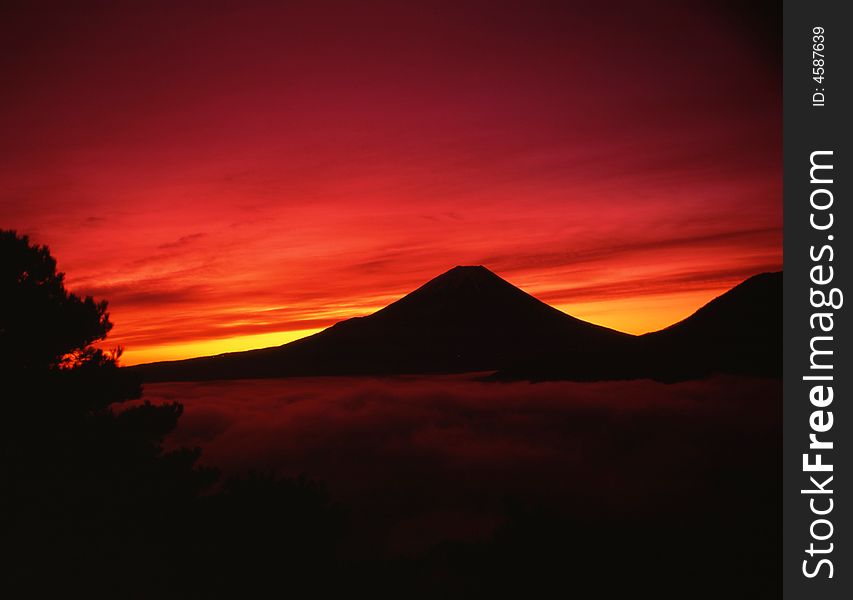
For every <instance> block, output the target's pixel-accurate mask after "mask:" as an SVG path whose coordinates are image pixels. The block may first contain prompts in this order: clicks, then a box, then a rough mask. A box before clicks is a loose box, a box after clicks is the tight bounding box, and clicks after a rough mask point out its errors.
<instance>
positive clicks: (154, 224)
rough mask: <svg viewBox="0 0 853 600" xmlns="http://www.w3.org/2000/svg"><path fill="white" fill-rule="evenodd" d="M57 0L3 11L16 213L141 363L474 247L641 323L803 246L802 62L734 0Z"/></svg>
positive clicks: (409, 278)
mask: <svg viewBox="0 0 853 600" xmlns="http://www.w3.org/2000/svg"><path fill="white" fill-rule="evenodd" d="M36 4H38V3H27V5H28V7H27V8H20V9H14V8H6V9H2V10H3V14H2V18H1V19H0V45H1V46H2V52H0V76H2V87H3V93H2V96H0V103H1V104H0V106H2V110H0V140H2V141H0V227H3V228H14V229H17V230H18V231H19V232H21V233H27V234H29V235H30V236H31V238H32V239H33V240H34V241H36V242H38V243H43V244H47V245H49V246H50V248H51V251H52V252H53V254H54V256H56V257H57V259H58V261H59V266H60V268H61V269H62V270H63V271H65V272H66V273H67V283H68V286H69V288H70V289H71V290H72V291H75V292H78V293H81V294H92V295H94V296H96V297H97V298H99V299H100V298H103V299H107V300H109V301H110V307H111V315H112V317H111V318H112V321H113V322H114V323H115V328H114V330H113V333H112V335H111V336H110V339H109V343H108V344H107V345H110V346H112V345H116V344H121V345H123V346H124V347H125V356H124V363H125V364H134V363H138V362H148V361H152V360H160V359H172V358H185V357H190V356H198V355H203V354H215V353H218V352H223V351H230V350H239V349H248V348H255V347H262V346H272V345H277V344H281V343H284V342H286V341H289V340H292V339H295V338H297V337H301V336H303V335H306V334H307V333H312V332H314V331H316V330H318V329H319V328H324V327H327V326H329V325H331V324H332V323H334V322H336V321H338V320H341V319H344V318H347V317H350V316H356V315H364V314H367V313H370V312H372V311H374V310H376V309H377V308H380V307H382V306H384V305H386V304H388V303H389V302H391V301H393V300H395V299H397V298H398V297H400V296H401V295H403V294H405V293H407V292H409V291H411V290H412V289H414V288H415V287H417V286H419V285H420V284H422V283H423V282H425V281H426V280H428V279H430V278H432V277H434V276H436V275H439V274H440V273H442V272H444V271H446V270H447V269H449V268H451V267H453V266H454V265H458V264H482V265H485V266H487V267H488V268H490V269H492V270H493V271H495V272H496V273H497V274H499V275H501V276H502V277H504V278H506V279H508V280H509V281H510V282H511V283H513V284H515V285H517V286H519V287H521V288H522V289H524V290H526V291H528V292H530V293H532V294H534V295H535V296H537V297H538V298H540V299H542V300H543V301H545V302H548V303H549V304H552V305H554V306H556V307H558V308H560V309H562V310H564V311H566V312H568V313H570V314H572V315H574V316H577V317H580V318H583V319H586V320H589V321H592V322H595V323H600V324H602V325H606V326H609V327H613V328H616V329H620V330H622V331H628V332H632V333H641V332H645V331H650V330H654V329H659V328H661V327H664V326H666V325H669V324H671V323H673V322H675V321H677V320H679V319H682V318H684V317H685V316H687V315H688V314H690V313H691V312H693V311H694V310H695V309H696V308H698V307H699V306H701V305H702V304H703V303H704V302H706V301H708V300H709V299H711V298H713V297H714V296H716V295H719V294H720V293H722V292H723V291H724V290H726V289H728V288H730V287H732V286H733V285H734V284H736V283H738V282H739V281H741V280H743V279H745V278H746V277H748V276H750V275H753V274H755V273H758V272H762V271H768V270H778V269H780V268H781V264H782V251H781V225H782V209H781V84H780V81H781V79H780V71H779V62H780V59H781V57H780V56H779V55H778V54H777V53H776V52H775V50H776V49H775V47H774V45H773V44H774V43H775V41H776V39H775V37H774V35H773V32H772V31H769V32H768V30H767V23H766V22H764V21H762V18H761V15H758V14H757V13H756V14H745V13H742V12H736V11H735V10H732V9H731V8H730V7H735V9H737V3H734V2H725V3H719V2H717V3H714V2H710V1H707V2H705V1H693V2H672V3H666V2H663V3H654V7H655V11H654V12H653V13H651V12H649V11H648V7H649V6H651V5H650V4H649V3H643V2H627V1H626V2H598V3H588V2H583V3H578V4H579V5H580V7H576V8H572V7H571V4H572V3H570V2H521V1H519V2H416V3H410V2H366V1H361V2H284V1H282V2H239V3H238V2H206V3H200V2H169V3H158V2H79V3H57V7H55V8H44V7H41V8H35V7H34V6H35V5H36ZM71 4H76V5H77V7H76V8H74V9H72V8H70V5H71ZM589 5H592V6H589ZM22 6H23V5H22ZM81 7H85V8H81ZM770 22H771V23H772V20H771V21H770Z"/></svg>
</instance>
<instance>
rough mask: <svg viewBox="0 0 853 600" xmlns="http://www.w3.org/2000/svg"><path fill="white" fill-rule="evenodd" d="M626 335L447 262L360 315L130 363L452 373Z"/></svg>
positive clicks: (194, 368)
mask: <svg viewBox="0 0 853 600" xmlns="http://www.w3.org/2000/svg"><path fill="white" fill-rule="evenodd" d="M631 338H632V336H629V335H627V334H624V333H620V332H617V331H614V330H612V329H607V328H605V327H600V326H598V325H593V324H591V323H587V322H585V321H581V320H579V319H575V318H574V317H570V316H569V315H567V314H565V313H563V312H560V311H559V310H557V309H555V308H553V307H551V306H548V305H547V304H545V303H543V302H541V301H539V300H537V299H536V298H534V297H533V296H531V295H529V294H527V293H525V292H523V291H521V290H520V289H518V288H517V287H515V286H513V285H512V284H510V283H508V282H506V281H505V280H503V279H501V278H500V277H498V276H497V275H495V274H494V273H492V272H491V271H489V270H488V269H486V268H485V267H482V266H477V267H455V268H453V269H451V270H449V271H447V272H446V273H444V274H442V275H440V276H439V277H436V278H435V279H433V280H431V281H429V282H427V283H426V284H425V285H423V286H421V287H420V288H418V289H417V290H415V291H414V292H412V293H411V294H408V295H407V296H405V297H404V298H402V299H400V300H398V301H396V302H394V303H393V304H390V305H389V306H386V307H385V308H383V309H382V310H379V311H377V312H376V313H374V314H372V315H370V316H367V317H359V318H354V319H349V320H346V321H342V322H340V323H337V324H335V325H333V326H332V327H330V328H328V329H326V330H324V331H322V332H320V333H318V334H316V335H312V336H310V337H307V338H304V339H301V340H297V341H295V342H291V343H289V344H286V345H284V346H281V347H278V348H267V349H263V350H252V351H249V352H239V353H231V354H224V355H220V356H213V357H206V358H199V359H191V360H184V361H175V362H166V363H154V364H150V365H143V366H139V367H135V368H136V369H138V370H139V371H141V372H142V373H143V374H144V377H145V379H146V380H147V381H170V380H172V381H175V380H198V379H239V378H249V377H279V376H288V375H356V374H372V375H382V374H394V373H461V372H468V371H487V370H496V369H499V368H500V367H502V366H505V365H511V364H515V363H518V362H519V361H522V360H525V359H527V358H528V357H530V356H533V355H539V354H547V355H552V356H565V355H568V354H572V355H574V354H578V355H592V354H596V355H597V354H600V353H607V352H611V351H612V349H613V348H615V347H617V346H621V345H624V344H626V343H627V342H628V341H629V340H630V339H631Z"/></svg>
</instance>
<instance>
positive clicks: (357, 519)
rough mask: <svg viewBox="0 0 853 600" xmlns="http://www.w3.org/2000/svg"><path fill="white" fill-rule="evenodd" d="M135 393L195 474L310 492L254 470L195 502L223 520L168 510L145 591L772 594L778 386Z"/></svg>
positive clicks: (326, 384) (343, 383) (383, 382)
mask: <svg viewBox="0 0 853 600" xmlns="http://www.w3.org/2000/svg"><path fill="white" fill-rule="evenodd" d="M145 398H147V399H149V400H151V401H152V402H155V403H157V402H162V401H172V400H179V401H181V402H182V403H184V405H185V407H186V409H185V413H184V415H183V417H182V419H181V420H180V422H179V425H178V428H177V429H176V431H175V432H174V434H173V435H172V437H171V438H170V440H169V443H170V444H172V445H175V446H200V447H201V448H202V449H203V454H202V460H201V462H202V463H203V464H211V465H217V466H218V467H220V468H222V469H223V470H224V471H225V472H226V473H230V474H244V473H247V472H248V471H249V470H254V471H255V472H257V473H261V474H264V475H279V476H285V477H292V478H296V477H298V476H299V475H300V474H307V475H308V476H309V477H310V478H312V479H313V480H316V481H321V482H323V483H324V490H325V492H324V490H321V489H315V487H314V485H313V484H312V483H310V482H308V481H305V480H301V481H300V480H299V479H295V480H292V481H290V482H288V485H291V486H293V488H292V489H278V488H279V487H280V484H278V487H277V485H276V484H274V483H272V481H271V479H270V478H268V477H265V476H264V477H259V476H257V475H256V476H254V477H253V478H250V479H248V480H246V479H243V480H241V481H243V485H244V486H245V487H246V489H243V490H237V491H236V492H235V493H232V494H230V495H229V494H225V495H219V496H215V497H213V498H211V501H210V504H211V505H213V504H215V503H217V502H218V503H223V502H225V503H227V502H231V503H233V504H234V506H232V507H229V512H228V514H229V515H230V516H229V518H228V519H225V520H222V519H221V518H219V520H217V513H216V511H217V507H215V506H205V503H204V502H202V503H201V509H200V510H194V511H193V512H192V514H186V515H183V516H181V517H180V518H177V519H175V523H174V525H173V527H174V529H172V530H170V531H169V532H168V536H169V537H171V538H172V539H171V540H163V544H162V546H161V547H158V548H156V552H157V554H158V556H157V557H156V558H155V560H161V561H164V562H171V561H174V562H173V564H174V565H176V568H175V572H174V573H172V574H170V579H169V581H163V582H162V585H163V588H162V589H160V590H159V592H158V596H160V597H163V596H166V597H169V596H171V595H176V596H180V595H182V594H186V595H193V594H196V593H197V594H198V595H199V596H200V597H209V596H210V595H217V594H223V595H228V594H232V593H233V594H246V593H248V594H249V595H266V594H263V593H262V591H264V590H269V592H270V593H271V594H272V595H273V596H275V597H277V596H279V595H281V596H285V595H287V592H288V589H295V588H300V589H301V590H303V591H305V590H304V588H306V587H307V591H308V592H310V593H313V594H320V595H323V594H331V593H333V592H336V591H344V592H346V591H348V590H349V591H356V590H369V591H370V592H371V593H372V594H373V595H374V596H377V595H378V596H388V597H400V598H402V597H405V598H412V597H416V598H417V597H423V598H438V597H442V598H445V597H470V598H478V597H496V596H498V597H504V596H515V597H525V598H530V597H533V598H537V597H545V595H546V590H552V592H551V594H553V595H554V596H555V597H571V596H575V595H576V596H579V597H591V596H592V595H594V596H595V597H605V598H606V597H624V596H626V595H627V596H628V597H633V596H647V595H649V594H655V595H658V596H664V597H690V598H719V597H729V598H732V597H744V598H746V597H749V598H756V597H775V596H777V595H778V592H779V587H778V586H779V581H780V572H779V568H778V565H779V560H778V559H779V545H780V539H779V536H780V534H779V527H778V524H779V517H780V504H779V498H780V494H779V491H780V485H781V480H780V471H779V456H780V442H781V435H780V406H781V404H780V403H781V389H780V385H779V383H778V381H774V380H764V379H747V378H735V377H726V378H715V379H711V380H706V381H693V382H685V383H680V384H675V385H665V384H660V383H655V382H651V381H634V382H610V383H565V382H561V383H540V384H533V385H531V384H527V383H510V384H496V383H484V382H480V381H476V380H474V379H472V378H470V377H464V376H462V377H432V378H429V377H421V378H394V379H388V378H385V379H371V378H325V379H323V378H315V379H291V380H247V381H230V382H204V383H176V384H156V385H149V386H147V388H146V391H145ZM325 494H328V495H325ZM206 511H207V512H206ZM119 562H121V561H119ZM549 595H550V594H549Z"/></svg>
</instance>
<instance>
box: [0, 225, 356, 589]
mask: <svg viewBox="0 0 853 600" xmlns="http://www.w3.org/2000/svg"><path fill="white" fill-rule="evenodd" d="M111 327H112V324H111V322H110V320H109V314H108V312H107V303H106V302H105V301H100V302H98V301H95V300H94V299H93V298H91V297H85V298H81V297H79V296H77V295H75V294H72V293H69V292H68V290H67V289H66V288H65V283H64V276H63V274H62V273H60V272H57V270H56V261H55V260H54V258H53V257H52V256H51V254H50V251H49V250H48V248H47V247H45V246H38V245H34V244H32V243H31V242H30V240H29V239H28V237H27V236H22V235H18V234H17V233H16V232H14V231H5V230H0V382H2V383H0V385H2V392H3V393H2V397H3V399H4V403H3V418H2V420H0V423H2V433H3V435H2V440H1V441H0V450H2V454H0V531H2V535H3V541H4V546H5V547H6V548H7V549H11V550H12V553H11V555H12V558H11V560H6V561H3V562H2V563H0V565H2V566H0V576H2V581H3V583H2V589H3V591H4V592H14V594H13V595H12V596H10V597H35V598H41V597H54V596H58V595H61V597H77V596H78V595H79V596H80V597H87V598H100V597H108V598H151V597H157V598H185V597H190V598H194V597H204V598H214V597H240V596H241V595H243V594H242V593H241V592H245V591H249V592H255V593H260V592H261V591H262V590H264V589H269V587H271V586H275V585H279V584H280V582H281V577H282V576H284V575H283V574H286V577H287V583H286V587H287V589H288V590H289V591H290V592H293V591H295V590H296V589H297V588H301V589H308V590H311V589H315V588H316V586H317V583H316V581H317V580H318V577H319V576H320V575H319V574H320V573H321V572H323V573H328V572H329V569H330V568H331V566H332V565H333V564H334V560H335V556H334V551H335V545H336V541H337V539H338V537H339V535H340V532H341V530H342V528H343V522H342V516H341V511H340V509H339V508H338V507H337V506H336V505H335V504H333V503H332V502H331V501H330V500H329V499H328V497H327V496H326V494H325V491H324V488H323V487H322V486H320V485H318V484H316V483H314V482H312V481H310V480H308V479H306V478H298V479H286V478H280V477H274V476H258V475H250V476H248V477H242V478H241V477H237V478H231V479H229V480H228V481H225V482H224V483H223V484H222V485H221V486H220V489H219V490H215V489H213V486H214V484H215V482H216V481H217V479H218V473H217V472H216V470H215V469H211V468H199V467H198V466H197V464H196V463H197V461H198V458H199V455H200V451H199V450H198V449H189V448H179V449H176V450H170V451H164V448H163V440H164V438H165V437H166V436H167V435H168V434H169V433H170V432H172V431H173V430H174V428H175V426H176V424H177V422H178V419H179V418H180V416H181V413H182V411H183V407H182V405H180V404H179V403H170V404H163V405H156V406H155V405H152V404H150V403H148V402H139V401H138V399H139V398H140V396H141V389H142V388H141V382H140V380H139V377H138V375H136V374H134V373H133V372H129V371H128V370H126V369H120V368H119V366H118V359H119V357H120V355H121V349H115V350H112V351H104V350H102V349H101V348H98V347H95V346H93V344H95V343H96V342H100V341H103V340H104V339H105V338H106V336H107V334H108V333H109V331H110V329H111ZM133 400H137V401H136V402H131V403H130V404H129V405H128V404H124V405H123V403H126V402H127V401H133ZM335 582H336V579H335V578H330V579H329V578H327V579H326V585H327V586H328V585H330V584H334V583H335Z"/></svg>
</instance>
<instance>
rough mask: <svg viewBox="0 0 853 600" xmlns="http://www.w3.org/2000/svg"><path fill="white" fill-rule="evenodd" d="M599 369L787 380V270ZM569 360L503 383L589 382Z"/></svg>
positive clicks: (540, 362) (630, 375)
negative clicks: (784, 374)
mask: <svg viewBox="0 0 853 600" xmlns="http://www.w3.org/2000/svg"><path fill="white" fill-rule="evenodd" d="M604 361H605V364H600V365H596V366H595V367H594V369H593V371H594V372H595V373H597V374H599V375H602V374H603V376H602V377H601V379H636V378H651V379H658V380H660V381H683V380H687V379H695V378H699V377H705V376H707V375H711V374H714V373H731V374H741V375H758V376H763V377H781V374H782V272H781V271H779V272H777V273H763V274H760V275H755V276H753V277H750V278H749V279H747V280H746V281H744V282H743V283H741V284H739V285H737V286H735V287H734V288H732V289H731V290H729V291H728V292H726V293H725V294H722V295H721V296H719V297H717V298H715V299H714V300H712V301H711V302H709V303H708V304H706V305H705V306H703V307H702V308H700V309H699V310H697V311H696V312H695V313H693V314H692V315H691V316H689V317H688V318H686V319H684V320H683V321H680V322H678V323H676V324H674V325H671V326H670V327H667V328H666V329H662V330H660V331H656V332H653V333H647V334H645V335H642V336H639V337H637V338H634V340H632V343H631V344H630V345H629V346H628V351H627V354H626V353H625V347H624V346H623V347H618V348H614V349H613V353H612V354H611V355H610V356H607V357H604ZM587 374H588V373H587V372H583V371H581V372H578V367H577V365H575V364H572V363H571V362H570V361H566V360H564V358H563V357H560V356H554V357H551V358H547V357H542V356H539V357H536V358H535V359H533V360H528V361H524V362H521V363H518V364H516V365H513V366H511V367H509V368H506V369H503V370H502V371H501V372H499V373H498V374H497V375H496V378H497V379H504V380H511V379H529V380H537V381H542V380H559V379H574V380H579V379H588V378H589V377H586V376H585V375H587Z"/></svg>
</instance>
